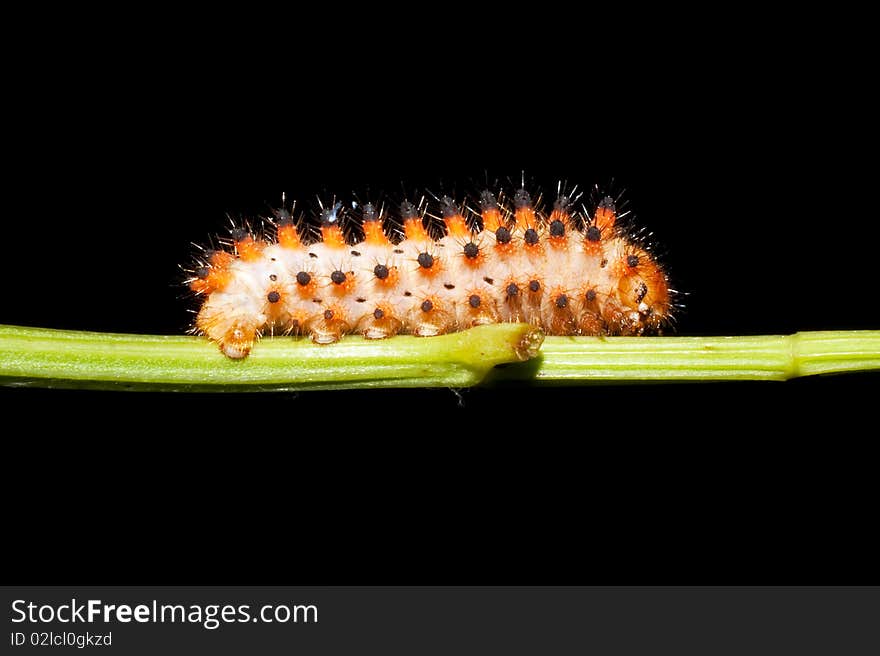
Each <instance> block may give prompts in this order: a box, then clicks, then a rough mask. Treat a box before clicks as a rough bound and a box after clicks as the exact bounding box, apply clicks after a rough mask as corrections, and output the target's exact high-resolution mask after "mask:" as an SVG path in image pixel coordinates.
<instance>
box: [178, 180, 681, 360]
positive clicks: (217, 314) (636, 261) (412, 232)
mask: <svg viewBox="0 0 880 656" xmlns="http://www.w3.org/2000/svg"><path fill="white" fill-rule="evenodd" d="M594 191H595V192H596V193H595V194H594V196H595V199H596V201H597V202H595V203H594V206H593V207H592V208H586V207H584V208H583V209H582V210H580V211H578V210H576V209H575V205H576V202H577V201H578V199H579V198H580V196H575V194H574V192H570V193H567V192H565V191H564V190H563V189H562V185H560V186H559V193H558V196H557V198H556V200H555V202H554V203H553V206H552V209H551V210H550V211H549V213H547V212H544V211H543V210H542V208H541V202H540V198H539V199H538V200H537V202H533V199H532V195H531V194H530V193H529V192H528V191H527V190H526V189H525V188H524V186H523V187H521V188H519V189H517V190H516V191H515V192H514V194H513V196H512V198H510V197H509V196H506V195H505V194H504V192H503V191H502V192H498V193H493V192H491V191H488V190H487V191H483V192H482V193H481V194H479V196H478V197H476V198H475V199H473V200H474V202H473V206H474V207H475V208H478V209H471V208H470V207H468V205H467V204H459V203H457V202H456V201H455V200H454V199H452V198H451V197H449V196H443V197H442V198H439V199H437V200H438V202H439V210H440V214H439V215H438V216H432V215H428V213H427V205H426V203H425V202H424V200H423V201H422V202H421V203H419V205H418V206H416V205H414V204H412V203H411V202H409V201H407V200H404V201H403V202H402V203H400V205H399V207H398V208H397V210H398V211H397V212H396V213H395V215H394V216H391V215H389V214H388V213H386V211H385V210H384V208H383V207H377V206H376V205H374V204H372V203H367V204H364V205H362V206H359V205H357V204H353V205H352V206H351V207H350V208H349V207H344V206H343V204H342V203H338V202H334V203H333V204H331V205H330V206H328V207H322V209H321V214H320V219H321V223H320V228H319V229H318V230H310V229H309V227H308V226H307V225H306V224H305V223H304V222H303V221H302V220H301V219H300V220H295V219H294V217H293V215H292V213H291V212H290V211H288V210H286V209H282V210H279V211H277V212H276V213H275V218H274V219H273V220H269V221H267V222H266V228H265V229H264V230H263V231H262V233H263V234H258V233H257V232H255V231H253V230H252V229H251V228H250V227H248V226H247V225H245V226H244V227H240V228H236V229H234V230H233V231H232V238H231V240H227V241H224V245H225V246H226V248H225V249H221V250H213V251H205V252H204V254H203V256H202V257H200V258H199V259H198V261H197V263H196V265H195V267H193V268H192V269H190V270H188V271H189V273H190V274H191V275H190V277H189V279H188V280H187V284H188V285H189V287H190V289H192V291H194V292H195V293H196V294H197V295H199V296H201V297H203V298H204V302H203V304H202V306H201V309H200V310H199V312H198V316H197V318H196V322H195V327H194V331H195V332H198V333H200V334H203V335H207V336H208V338H210V339H211V340H213V341H215V342H217V344H219V346H220V349H221V350H222V351H223V353H225V354H226V355H227V356H229V357H230V358H244V357H246V356H247V355H248V353H249V352H250V350H251V348H252V347H253V344H254V341H255V340H256V339H257V338H259V337H260V336H261V335H263V334H264V333H267V332H269V333H271V334H279V333H280V334H294V335H309V336H310V337H311V339H312V340H313V341H314V342H315V343H317V344H331V343H333V342H336V341H337V340H339V339H340V337H342V336H343V335H345V334H348V333H360V334H362V335H363V336H364V337H366V338H367V339H381V338H385V337H391V336H393V335H396V334H398V333H411V334H413V335H420V336H425V337H429V336H432V335H439V334H442V333H447V332H451V331H456V330H464V329H466V328H470V327H472V326H476V325H480V324H487V323H497V322H502V321H509V322H517V321H524V322H529V323H532V324H535V325H537V326H540V327H541V328H542V329H543V330H544V331H545V332H546V333H547V334H550V335H642V334H653V333H658V332H660V331H661V330H662V328H663V327H664V326H665V325H666V324H667V323H668V321H669V318H670V312H671V310H672V307H673V304H672V302H671V300H670V294H671V290H670V288H669V284H668V280H667V276H666V274H665V272H664V271H663V270H662V269H661V268H660V266H659V265H658V263H657V262H656V261H655V259H654V258H653V257H652V255H651V254H650V253H649V252H648V250H647V247H646V246H645V245H644V244H643V243H641V241H640V240H639V239H638V238H636V236H635V235H634V233H632V232H631V231H627V230H626V229H624V228H623V227H621V225H620V224H619V221H618V219H619V218H620V217H619V214H618V207H617V205H618V203H617V202H616V201H615V199H613V198H611V197H610V196H602V195H601V194H599V193H598V189H596V190H594ZM618 201H619V199H618Z"/></svg>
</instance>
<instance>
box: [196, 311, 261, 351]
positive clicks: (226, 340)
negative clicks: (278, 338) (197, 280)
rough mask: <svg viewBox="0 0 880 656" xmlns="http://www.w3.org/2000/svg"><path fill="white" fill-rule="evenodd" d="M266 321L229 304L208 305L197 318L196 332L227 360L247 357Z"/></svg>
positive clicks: (259, 316)
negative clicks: (210, 342)
mask: <svg viewBox="0 0 880 656" xmlns="http://www.w3.org/2000/svg"><path fill="white" fill-rule="evenodd" d="M264 323H266V317H265V315H263V314H260V313H248V312H244V311H241V309H240V308H239V309H238V310H236V309H235V308H234V307H233V306H231V305H230V304H225V303H212V302H210V300H209V302H207V303H205V305H203V306H202V309H201V311H199V314H198V316H197V317H196V328H197V329H198V331H199V332H201V333H202V334H203V335H206V336H207V337H208V339H210V340H211V341H212V342H216V343H217V345H218V346H219V347H220V350H221V351H222V352H223V354H224V355H226V356H227V357H229V358H232V359H234V360H240V359H241V358H245V357H247V355H248V354H249V353H250V352H251V348H253V346H254V342H255V341H256V339H257V336H258V335H259V329H260V327H261V326H262V325H263V324H264Z"/></svg>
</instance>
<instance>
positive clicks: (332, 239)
mask: <svg viewBox="0 0 880 656" xmlns="http://www.w3.org/2000/svg"><path fill="white" fill-rule="evenodd" d="M321 239H322V241H323V242H324V243H325V244H326V245H327V246H329V247H330V248H345V235H344V234H342V228H340V227H339V226H338V225H325V226H322V227H321Z"/></svg>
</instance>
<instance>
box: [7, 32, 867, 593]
mask: <svg viewBox="0 0 880 656" xmlns="http://www.w3.org/2000/svg"><path fill="white" fill-rule="evenodd" d="M553 29H554V30H558V29H561V26H559V25H558V24H555V23H554V26H553ZM749 29H750V30H760V29H762V28H760V27H754V26H753V27H750V28H749ZM499 30H500V28H499ZM300 31H305V32H308V31H309V30H308V29H303V30H300ZM441 31H442V30H441ZM517 33H518V32H516V31H514V32H505V31H503V30H500V31H498V32H494V31H493V32H491V33H488V34H491V35H495V34H497V37H495V36H492V37H491V38H489V41H490V42H495V43H497V44H498V49H495V48H484V49H479V48H474V47H473V46H471V47H465V46H464V45H463V44H460V42H459V41H458V40H457V39H456V38H453V37H452V36H451V35H446V38H447V40H446V41H443V40H440V41H439V42H433V41H431V40H430V39H428V38H427V36H425V35H424V33H423V32H421V31H419V37H418V40H417V41H416V43H415V44H414V45H413V46H412V47H410V43H409V40H408V39H406V38H404V39H401V40H394V38H392V37H393V36H394V35H389V37H388V38H384V37H379V36H376V37H375V39H373V38H372V37H371V36H370V35H369V34H367V33H364V34H356V35H353V36H352V37H350V38H346V37H344V36H338V35H336V36H333V37H332V41H331V42H330V43H328V42H321V41H318V42H317V43H311V42H309V44H311V45H309V44H303V45H302V47H300V46H296V45H295V44H294V43H291V44H287V43H285V47H284V48H281V49H280V50H279V52H278V53H276V55H275V61H274V63H275V64H276V65H278V64H283V65H284V68H285V71H284V74H283V75H275V74H274V68H263V67H262V65H261V64H260V63H258V62H254V61H252V60H250V59H243V58H242V57H243V55H242V52H243V51H245V50H247V48H246V47H245V46H243V45H239V44H238V43H237V42H234V41H233V40H228V41H227V39H226V38H225V37H222V36H218V37H217V41H218V42H219V43H218V44H216V45H222V46H223V47H220V48H218V50H217V51H215V50H213V49H212V50H210V51H206V50H201V49H199V48H194V49H193V50H192V51H191V52H189V51H188V52H187V54H186V55H184V53H183V45H182V44H183V43H184V42H186V39H182V40H181V42H180V44H178V43H177V40H176V39H174V38H173V37H171V36H170V35H168V34H165V33H164V32H162V33H154V34H153V35H152V36H150V37H139V38H135V39H134V43H128V44H127V47H123V46H122V45H121V44H122V42H123V41H125V39H126V38H127V37H129V36H131V35H130V34H128V33H127V32H121V33H119V34H115V35H111V36H108V37H107V38H109V39H110V41H111V42H110V43H107V42H103V41H102V42H101V43H102V44H103V46H104V47H100V46H91V45H89V44H86V43H79V42H78V43H77V44H76V46H75V47H72V48H70V49H68V50H66V51H64V52H63V53H59V56H58V57H56V58H54V59H53V60H52V63H51V64H50V65H46V66H45V67H44V68H43V69H41V70H39V71H37V72H30V73H27V74H20V75H18V76H17V77H16V79H15V81H14V84H16V85H17V86H16V87H15V88H16V89H18V91H19V93H17V94H16V95H15V97H16V102H15V103H13V105H14V107H13V109H14V111H15V113H16V120H14V121H11V122H10V123H9V124H8V127H7V140H8V146H9V147H8V148H7V150H6V151H5V154H4V158H5V160H6V161H5V164H6V166H7V167H8V168H11V170H12V173H11V175H10V176H9V177H8V178H7V180H6V184H5V185H4V186H5V187H6V198H5V200H6V203H7V208H6V219H5V221H4V226H5V243H6V247H7V256H6V257H4V258H3V274H4V280H6V281H7V282H6V283H5V284H4V303H3V304H2V307H0V311H2V315H0V320H2V322H3V323H10V324H24V325H35V326H48V327H57V328H77V329H90V330H102V331H118V332H143V333H172V334H173V333H180V332H182V331H183V330H185V329H186V328H187V327H188V325H189V320H190V315H189V314H188V312H187V308H189V307H192V304H191V302H189V301H188V300H187V299H186V294H185V290H183V289H182V288H181V287H179V286H178V282H179V280H180V271H179V269H178V265H179V264H181V263H185V262H187V261H188V258H189V257H190V255H191V252H192V247H191V246H190V242H192V241H196V242H203V241H204V240H205V238H206V237H207V236H208V235H209V234H215V233H218V232H221V231H222V230H223V229H225V226H226V225H227V220H226V214H231V215H232V216H236V217H238V216H255V215H259V214H265V213H266V212H267V211H268V209H269V208H270V207H273V206H275V205H277V203H278V201H279V198H280V194H281V192H282V191H286V192H287V193H288V197H291V198H298V199H302V200H304V201H305V202H306V203H310V202H312V199H314V197H315V195H321V196H322V197H325V198H326V197H327V196H328V195H330V194H332V193H334V192H339V193H341V194H347V193H349V192H350V191H351V190H355V191H358V190H363V189H365V188H368V187H369V188H370V189H375V190H386V191H388V192H389V193H392V194H393V193H396V192H397V190H399V189H400V185H401V182H403V183H405V184H406V185H407V187H408V188H413V187H417V188H424V187H429V188H433V189H436V188H439V186H440V184H441V183H442V184H446V185H450V184H453V185H454V186H455V188H456V189H457V190H462V191H463V190H467V189H470V187H469V185H468V181H469V180H471V179H476V180H480V179H482V178H483V176H484V175H485V174H484V172H485V171H488V172H489V175H490V176H492V177H495V176H501V177H503V176H512V177H514V178H516V177H517V176H518V175H519V172H520V171H521V170H522V169H525V171H526V173H527V175H529V176H532V177H533V178H534V179H535V180H536V181H537V182H538V183H540V184H541V185H542V186H543V187H544V188H545V189H548V188H552V187H553V185H555V182H556V180H558V179H559V178H564V179H568V180H569V181H571V182H573V183H579V184H582V185H591V184H593V183H596V182H598V183H604V182H606V181H607V180H609V179H611V178H614V179H615V180H616V183H617V184H618V185H620V186H622V187H625V188H626V189H627V190H628V193H627V197H628V198H629V199H630V201H631V207H632V209H633V210H634V211H635V213H636V215H637V217H638V223H639V224H640V225H644V226H647V227H648V229H650V230H651V231H653V233H654V234H655V236H656V241H657V243H658V244H659V246H660V249H661V252H662V253H663V254H664V259H665V261H666V262H667V263H668V266H669V270H670V272H671V276H672V279H673V281H674V283H675V286H676V287H677V288H678V289H681V290H683V291H685V292H687V293H688V296H687V297H686V299H685V302H686V306H687V307H686V309H685V310H684V311H683V312H682V313H681V315H680V319H679V331H680V333H681V334H685V335H697V334H719V335H720V334H749V333H752V334H761V333H789V332H794V331H797V330H814V329H842V328H853V329H857V328H877V327H878V326H880V324H878V322H877V321H876V312H875V311H874V307H873V306H874V304H875V302H876V300H875V299H876V288H877V283H876V276H875V271H876V250H877V243H878V229H877V226H876V221H875V220H874V215H875V214H876V211H875V208H874V206H873V205H872V204H871V203H872V202H874V199H872V198H871V196H872V194H873V189H874V185H875V183H874V181H873V179H872V175H871V174H870V171H869V167H868V166H867V165H866V164H863V163H862V161H861V160H860V159H859V158H860V157H862V156H864V155H865V154H866V153H872V152H873V151H874V150H875V149H874V148H873V146H875V145H876V144H875V138H874V137H875V135H874V134H873V130H872V129H869V125H870V124H869V122H868V121H867V120H866V117H868V116H870V115H871V114H872V112H873V110H872V107H871V104H870V101H868V99H867V94H866V91H865V90H864V89H863V88H862V83H861V81H860V77H859V74H858V71H857V70H856V69H854V68H853V67H852V66H849V67H844V66H838V65H834V62H831V61H829V60H827V59H823V57H821V56H820V54H819V53H818V52H817V51H815V50H814V47H813V45H811V43H810V41H809V39H808V38H807V37H804V38H803V42H799V43H792V44H788V43H787V42H786V44H784V45H785V47H783V44H782V43H779V42H778V41H777V40H776V39H778V35H775V34H773V33H760V32H757V31H755V32H752V31H746V32H742V33H740V35H739V37H738V38H737V39H736V40H735V41H734V42H731V43H722V44H717V45H713V43H712V42H713V35H712V34H711V33H705V34H699V35H696V34H687V35H685V34H684V33H681V34H678V36H679V37H682V38H680V39H678V40H676V39H670V40H663V39H661V40H660V41H658V43H656V44H653V43H652V44H649V45H648V46H646V47H645V49H644V51H639V53H635V52H634V51H633V48H634V45H633V43H632V39H627V38H625V36H622V35H621V34H619V33H618V32H617V31H614V36H613V37H612V36H611V35H610V34H609V35H608V36H607V38H601V37H602V34H603V33H602V31H601V30H599V29H598V28H597V32H596V33H585V34H582V35H578V34H572V35H568V36H566V37H565V38H561V37H560V38H558V39H556V40H552V41H550V42H546V41H543V40H541V39H540V38H538V35H537V34H535V35H534V36H533V37H532V39H530V40H528V41H527V43H528V45H524V44H521V43H520V42H519V41H517V40H516V39H512V38H511V36H510V34H517ZM529 34H532V32H531V31H529ZM553 34H556V33H555V32H554V33H553ZM105 36H106V35H105ZM397 36H399V35H397ZM124 37H125V38H124ZM160 37H161V38H160ZM166 37H168V38H169V39H170V41H171V42H173V43H174V44H175V45H174V46H172V45H170V43H169V42H168V41H166V40H165V38H166ZM482 37H487V34H483V35H482ZM684 37H687V38H684ZM267 39H268V40H269V41H272V37H271V36H268V37H267ZM328 39H329V37H328ZM419 44H422V45H421V46H420V45H419ZM425 44H434V45H432V46H431V47H427V46H426V45H425ZM517 44H519V45H517ZM560 44H562V45H560ZM748 44H752V45H751V46H748ZM755 44H760V47H761V48H764V49H766V50H765V51H764V52H763V53H762V57H761V58H760V59H758V60H756V61H754V62H751V61H749V60H748V59H747V58H746V57H744V55H743V53H744V52H746V51H750V48H751V47H757V46H755ZM276 45H277V44H276ZM287 45H289V49H287ZM484 45H485V44H484ZM435 46H436V47H435ZM551 46H553V47H551ZM178 47H181V51H180V52H178V51H177V49H176V48H178ZM328 47H332V48H333V49H334V50H333V53H334V56H339V53H340V52H341V51H340V50H339V49H340V48H341V49H344V50H343V51H342V52H345V53H346V54H345V56H343V57H342V58H341V60H340V61H339V63H335V61H336V60H334V59H333V58H332V57H330V56H329V55H328V54H327V48H328ZM850 47H855V46H850ZM504 48H507V49H509V50H510V52H509V53H508V54H509V57H510V58H509V59H507V58H506V57H501V58H497V56H496V54H494V53H496V52H497V50H501V49H504ZM490 51H491V52H490ZM838 56H839V58H840V59H841V62H839V63H842V62H843V61H844V60H845V61H846V62H851V61H855V60H857V59H858V57H857V53H843V54H840V53H839V54H838ZM117 57H118V58H119V59H118V60H117V59H116V58H117ZM630 58H632V61H633V63H632V64H625V65H624V66H623V67H622V68H621V69H620V70H618V68H617V67H616V66H615V63H619V62H616V60H617V59H621V60H626V61H627V62H628V61H630ZM408 63H409V64H412V65H413V67H412V68H411V69H410V68H404V66H405V65H406V64H408ZM877 380H878V379H877V376H876V375H873V374H862V375H853V376H847V377H835V378H827V379H815V380H800V381H792V382H789V383H785V384H769V383H765V384H758V383H748V384H746V383H742V384H740V383H737V384H711V385H672V386H661V385H650V386H648V385H644V386H621V387H614V386H610V387H588V388H569V389H507V390H501V391H497V390H495V391H493V390H470V391H464V392H462V393H461V395H460V396H459V395H456V394H453V393H452V392H450V391H446V390H433V391H420V390H414V391H377V392H351V393H345V392H342V393H336V392H334V393H309V394H301V395H297V396H292V395H259V396H256V395H255V396H243V395H235V396H231V395H176V396H175V395H159V394H124V393H89V392H76V391H45V390H2V397H0V398H2V408H3V414H4V423H5V429H4V431H3V432H4V434H5V438H4V441H5V445H6V446H7V447H8V448H9V453H8V457H6V458H4V469H5V473H6V474H8V478H7V484H8V486H9V495H8V498H9V499H10V500H11V504H10V505H11V506H12V507H13V509H14V511H15V512H14V514H13V516H12V517H11V518H10V520H9V521H10V526H11V528H10V531H9V533H8V534H9V535H10V536H12V537H11V541H12V542H14V543H15V544H17V545H18V546H19V547H20V549H19V552H18V554H17V555H16V556H15V557H14V558H13V559H12V561H11V562H13V563H18V564H19V567H20V569H19V578H20V579H21V582H26V581H27V582H30V581H32V580H33V577H38V578H39V577H48V578H51V579H52V580H53V581H56V582H57V581H58V579H59V577H60V578H61V579H62V580H68V581H93V580H100V581H103V582H110V581H119V580H125V581H140V582H150V583H152V582H157V583H158V582H163V583H182V582H203V583H204V582H226V583H229V582H240V581H247V582H250V583H253V582H264V583H265V582H285V583H334V582H346V583H379V584H385V583H401V582H419V583H437V582H442V583H489V582H491V583H535V582H540V583H595V582H600V583H636V582H637V583H694V582H713V583H730V582H742V583H770V584H772V583H825V582H831V583H859V582H865V578H866V577H865V574H864V572H863V570H862V566H861V563H862V559H861V556H863V555H864V554H866V553H870V545H871V542H870V540H869V539H868V538H867V537H866V536H867V526H868V524H869V520H870V519H871V515H870V514H869V513H868V511H867V508H868V501H869V498H870V495H871V494H872V493H871V481H872V480H873V478H872V477H873V469H874V468H873V465H871V462H872V460H871V459H870V458H869V454H870V453H871V446H872V441H873V437H874V434H875V433H876V422H875V419H874V413H873V410H872V401H871V400H870V396H871V394H872V393H874V390H876V385H877ZM135 429H136V430H137V432H135ZM829 544H830V545H832V546H830V547H829V546H828V545H829ZM870 576H875V575H873V574H872V575H870ZM870 576H868V578H870ZM874 580H876V579H874Z"/></svg>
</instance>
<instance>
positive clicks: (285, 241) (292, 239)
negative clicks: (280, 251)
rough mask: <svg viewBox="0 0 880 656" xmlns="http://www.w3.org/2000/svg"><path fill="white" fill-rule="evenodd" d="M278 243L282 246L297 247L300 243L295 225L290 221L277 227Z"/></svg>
mask: <svg viewBox="0 0 880 656" xmlns="http://www.w3.org/2000/svg"><path fill="white" fill-rule="evenodd" d="M278 244H279V246H281V247H282V248H299V247H300V246H301V245H302V241H300V238H299V233H298V232H297V230H296V226H294V225H293V224H292V223H288V224H286V225H282V226H279V227H278Z"/></svg>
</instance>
